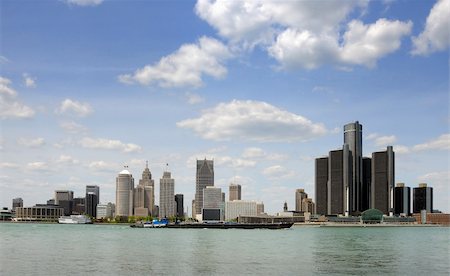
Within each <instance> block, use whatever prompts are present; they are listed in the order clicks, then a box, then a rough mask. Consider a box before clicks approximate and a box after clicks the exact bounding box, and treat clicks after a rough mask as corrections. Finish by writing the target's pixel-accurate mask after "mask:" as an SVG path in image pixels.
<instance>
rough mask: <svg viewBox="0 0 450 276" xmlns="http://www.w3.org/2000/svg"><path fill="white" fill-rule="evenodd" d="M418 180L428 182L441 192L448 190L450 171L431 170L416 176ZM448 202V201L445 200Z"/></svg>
mask: <svg viewBox="0 0 450 276" xmlns="http://www.w3.org/2000/svg"><path fill="white" fill-rule="evenodd" d="M418 180H419V182H425V183H428V184H429V185H430V186H432V187H434V188H435V189H436V188H437V190H440V191H442V192H445V191H448V190H449V185H448V183H450V172H448V171H440V172H431V173H427V174H424V175H421V176H419V177H418ZM447 203H448V202H447Z"/></svg>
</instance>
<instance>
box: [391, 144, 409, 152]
mask: <svg viewBox="0 0 450 276" xmlns="http://www.w3.org/2000/svg"><path fill="white" fill-rule="evenodd" d="M393 148H394V151H395V153H396V154H406V153H410V152H411V150H410V149H409V148H408V147H407V146H403V145H394V146H393Z"/></svg>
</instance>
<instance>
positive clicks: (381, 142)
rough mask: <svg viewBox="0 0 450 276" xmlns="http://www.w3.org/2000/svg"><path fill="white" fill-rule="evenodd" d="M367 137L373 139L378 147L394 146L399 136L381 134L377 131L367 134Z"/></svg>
mask: <svg viewBox="0 0 450 276" xmlns="http://www.w3.org/2000/svg"><path fill="white" fill-rule="evenodd" d="M366 139H367V140H373V141H374V143H375V146H377V147H386V146H392V145H393V144H394V143H395V142H396V141H397V137H395V135H384V136H381V135H379V134H377V133H371V134H369V135H367V136H366Z"/></svg>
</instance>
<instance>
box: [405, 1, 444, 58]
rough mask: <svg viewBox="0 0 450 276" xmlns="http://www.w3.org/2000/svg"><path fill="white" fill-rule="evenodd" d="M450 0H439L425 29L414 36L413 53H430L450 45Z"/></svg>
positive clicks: (428, 18)
mask: <svg viewBox="0 0 450 276" xmlns="http://www.w3.org/2000/svg"><path fill="white" fill-rule="evenodd" d="M449 28H450V0H439V1H438V2H437V3H436V4H435V5H434V6H433V8H432V9H431V11H430V14H429V15H428V17H427V22H426V24H425V29H424V30H423V32H422V33H420V34H419V35H418V36H415V37H413V38H412V42H413V50H412V51H411V53H412V54H413V55H428V54H430V53H433V52H437V51H443V50H445V49H447V48H448V47H449V46H450V34H449V32H450V29H449Z"/></svg>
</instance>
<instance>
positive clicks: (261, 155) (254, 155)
mask: <svg viewBox="0 0 450 276" xmlns="http://www.w3.org/2000/svg"><path fill="white" fill-rule="evenodd" d="M242 158H247V159H265V160H284V159H286V158H287V156H286V155H284V154H278V153H272V154H268V153H266V152H265V151H264V150H263V149H261V148H257V147H250V148H246V149H245V150H244V152H242Z"/></svg>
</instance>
